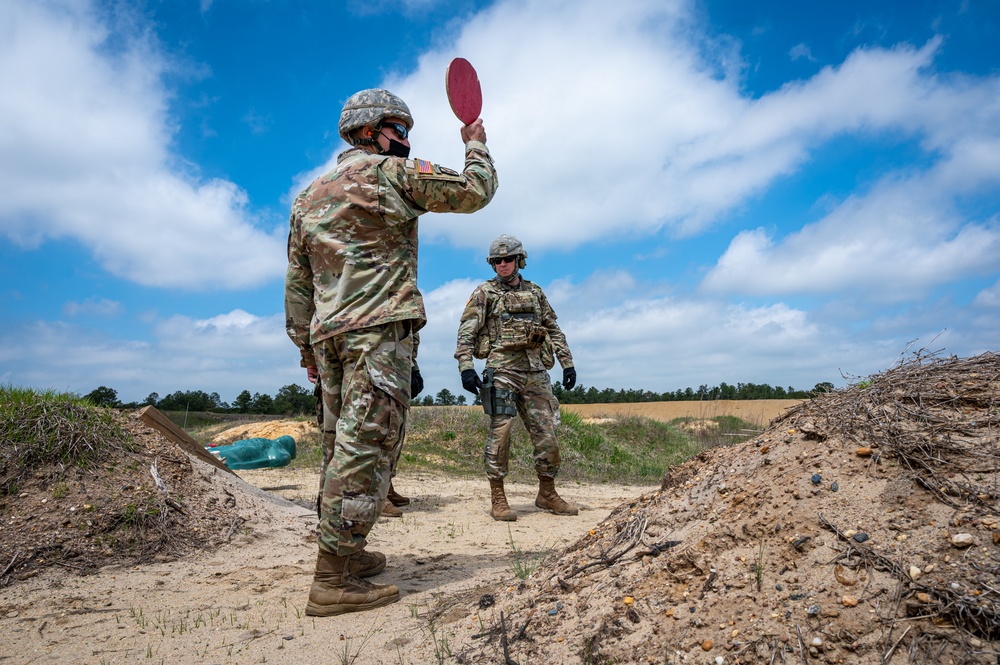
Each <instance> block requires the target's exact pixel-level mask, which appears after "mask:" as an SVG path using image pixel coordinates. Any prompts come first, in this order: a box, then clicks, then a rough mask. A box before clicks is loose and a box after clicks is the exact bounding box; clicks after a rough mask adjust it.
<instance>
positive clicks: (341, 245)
mask: <svg viewBox="0 0 1000 665" xmlns="http://www.w3.org/2000/svg"><path fill="white" fill-rule="evenodd" d="M412 128H413V117H412V116H411V115H410V109H409V108H408V107H407V106H406V104H405V103H404V102H403V100H402V99H400V98H399V97H397V96H396V95H394V94H392V93H391V92H389V91H387V90H381V89H371V90H362V91H361V92H358V93H355V94H353V95H351V96H350V97H349V98H348V99H347V102H346V103H345V104H344V108H343V110H342V111H341V114H340V123H339V129H340V136H341V138H343V139H344V140H345V141H347V143H349V144H350V145H351V148H350V149H349V150H346V151H344V152H343V153H341V154H340V155H339V156H338V157H337V164H336V165H335V166H334V167H333V168H332V169H331V170H330V171H328V172H327V173H324V174H323V175H321V176H320V177H319V178H317V179H316V180H315V181H313V183H312V184H310V185H309V186H308V187H307V188H306V189H305V190H303V192H302V193H301V194H299V195H298V197H297V198H296V199H295V202H294V203H293V204H292V211H291V217H290V220H289V223H290V230H289V234H288V270H287V272H286V274H285V317H286V328H287V332H288V335H289V337H290V338H291V339H292V341H293V342H294V343H295V345H296V346H297V347H298V348H299V352H300V354H301V356H302V366H303V367H305V368H306V371H307V374H308V376H309V377H310V379H315V378H317V377H318V379H319V382H320V385H321V390H322V399H323V409H324V411H323V415H324V419H323V420H324V424H323V448H324V452H325V455H324V456H325V457H326V456H327V455H328V458H327V459H324V478H323V481H322V483H321V486H322V493H323V495H322V498H321V501H320V529H319V530H320V535H319V538H318V544H319V555H318V557H317V560H316V572H315V575H314V577H313V583H312V586H311V588H310V589H309V601H308V603H307V605H306V614H308V615H311V616H330V615H335V614H342V613H344V612H356V611H360V610H368V609H372V608H376V607H382V606H383V605H388V604H389V603H393V602H395V601H397V600H399V589H398V588H396V586H394V585H391V584H388V585H382V584H372V583H370V582H368V581H367V580H364V579H361V578H364V577H370V576H372V575H375V574H377V573H379V572H381V571H382V570H383V569H384V568H385V563H386V562H385V556H384V555H383V554H381V553H380V552H374V551H369V550H366V549H365V546H366V545H367V540H366V537H367V535H368V533H369V532H370V531H371V529H372V527H373V526H374V525H375V521H376V520H377V519H378V516H379V514H380V513H381V511H382V509H383V507H384V505H385V503H386V498H387V494H388V492H389V485H390V482H391V479H392V474H393V470H394V468H395V466H396V463H397V461H398V459H399V454H400V450H401V447H402V442H403V434H404V428H405V426H406V415H407V411H408V409H409V404H410V397H411V395H413V394H414V393H416V392H419V388H420V386H421V385H422V381H421V379H420V372H419V369H418V368H417V367H416V365H415V364H414V357H415V356H414V353H413V347H414V339H413V338H414V334H415V333H416V332H417V331H418V330H419V329H420V328H422V327H423V326H424V324H425V323H426V322H427V316H426V314H425V311H424V304H423V299H422V298H421V295H420V292H419V291H418V290H417V218H418V217H419V216H420V215H422V214H424V213H425V212H460V213H471V212H475V211H477V210H479V209H481V208H483V207H484V206H485V205H486V204H488V203H489V202H490V200H491V199H492V198H493V194H494V193H495V192H496V188H497V176H496V170H495V169H494V167H493V160H492V158H491V157H490V153H489V150H488V149H487V148H486V131H485V129H483V123H482V120H481V119H477V120H476V121H475V122H473V123H471V124H469V125H466V126H464V127H462V129H461V136H462V141H463V142H464V143H465V167H464V169H463V171H462V172H461V173H459V172H457V171H453V170H451V169H447V168H444V167H442V166H438V165H437V164H432V163H430V162H427V161H424V160H422V159H410V158H409V151H410V143H409V140H408V136H409V133H410V130H411V129H412Z"/></svg>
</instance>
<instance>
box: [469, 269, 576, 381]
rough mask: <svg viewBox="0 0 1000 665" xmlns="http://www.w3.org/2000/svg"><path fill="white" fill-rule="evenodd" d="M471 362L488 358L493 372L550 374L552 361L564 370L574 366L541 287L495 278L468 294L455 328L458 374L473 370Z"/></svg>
mask: <svg viewBox="0 0 1000 665" xmlns="http://www.w3.org/2000/svg"><path fill="white" fill-rule="evenodd" d="M474 357H475V358H486V366H487V367H493V368H496V369H499V368H505V369H513V370H518V371H537V370H542V369H551V368H552V367H553V365H554V362H553V361H554V358H558V359H559V364H560V365H561V366H562V367H563V368H567V367H572V366H573V355H572V354H571V353H570V351H569V344H567V342H566V335H564V334H563V331H562V330H561V329H560V328H559V324H558V323H556V313H555V312H554V311H553V310H552V307H551V306H550V305H549V301H548V299H547V298H546V297H545V293H544V292H542V287H540V286H538V285H537V284H533V283H532V282H529V281H528V280H526V279H524V278H523V277H522V278H521V281H520V283H519V284H518V285H517V286H516V287H509V286H507V285H506V284H503V283H502V282H501V281H500V279H499V278H496V277H494V278H493V279H491V280H489V281H487V282H484V283H482V284H480V285H479V286H477V287H476V290H475V291H473V292H472V295H471V296H470V297H469V302H467V303H466V304H465V311H463V312H462V320H461V323H459V325H458V345H457V347H456V349H455V359H456V360H458V369H459V371H464V370H467V369H474V368H475V367H474V365H473V362H472V359H473V358H474Z"/></svg>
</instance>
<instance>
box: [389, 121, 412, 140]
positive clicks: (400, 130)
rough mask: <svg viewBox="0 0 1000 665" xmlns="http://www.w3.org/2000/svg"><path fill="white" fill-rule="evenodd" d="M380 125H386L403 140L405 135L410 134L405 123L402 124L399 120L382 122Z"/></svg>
mask: <svg viewBox="0 0 1000 665" xmlns="http://www.w3.org/2000/svg"><path fill="white" fill-rule="evenodd" d="M382 126H383V127H388V128H389V129H391V130H392V131H394V132H396V136H398V137H399V138H401V139H403V140H404V141H405V140H406V137H407V136H409V134H410V132H409V131H407V129H406V125H404V124H403V123H401V122H383V123H382Z"/></svg>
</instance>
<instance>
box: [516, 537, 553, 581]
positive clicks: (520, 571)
mask: <svg viewBox="0 0 1000 665" xmlns="http://www.w3.org/2000/svg"><path fill="white" fill-rule="evenodd" d="M507 538H508V539H509V541H510V549H511V552H513V561H512V562H511V566H512V567H513V569H514V574H515V575H517V578H518V579H520V580H526V579H528V578H529V577H531V576H532V574H534V572H535V571H536V570H538V569H539V568H540V567H541V565H542V562H543V561H544V560H545V557H547V556H548V555H549V552H551V551H552V549H551V548H547V549H543V550H541V551H539V552H534V553H529V552H525V551H524V550H523V549H522V548H521V547H520V546H519V545H517V544H516V543H515V542H514V534H513V533H512V532H511V530H510V524H508V525H507Z"/></svg>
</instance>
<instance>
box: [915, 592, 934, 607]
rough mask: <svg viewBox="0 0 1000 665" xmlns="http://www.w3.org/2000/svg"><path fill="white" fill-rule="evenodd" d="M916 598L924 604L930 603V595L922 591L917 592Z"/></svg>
mask: <svg viewBox="0 0 1000 665" xmlns="http://www.w3.org/2000/svg"><path fill="white" fill-rule="evenodd" d="M917 600H918V601H919V602H921V603H925V604H926V603H930V602H931V597H930V594H927V593H924V592H923V591H921V592H920V593H918V594H917Z"/></svg>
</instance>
